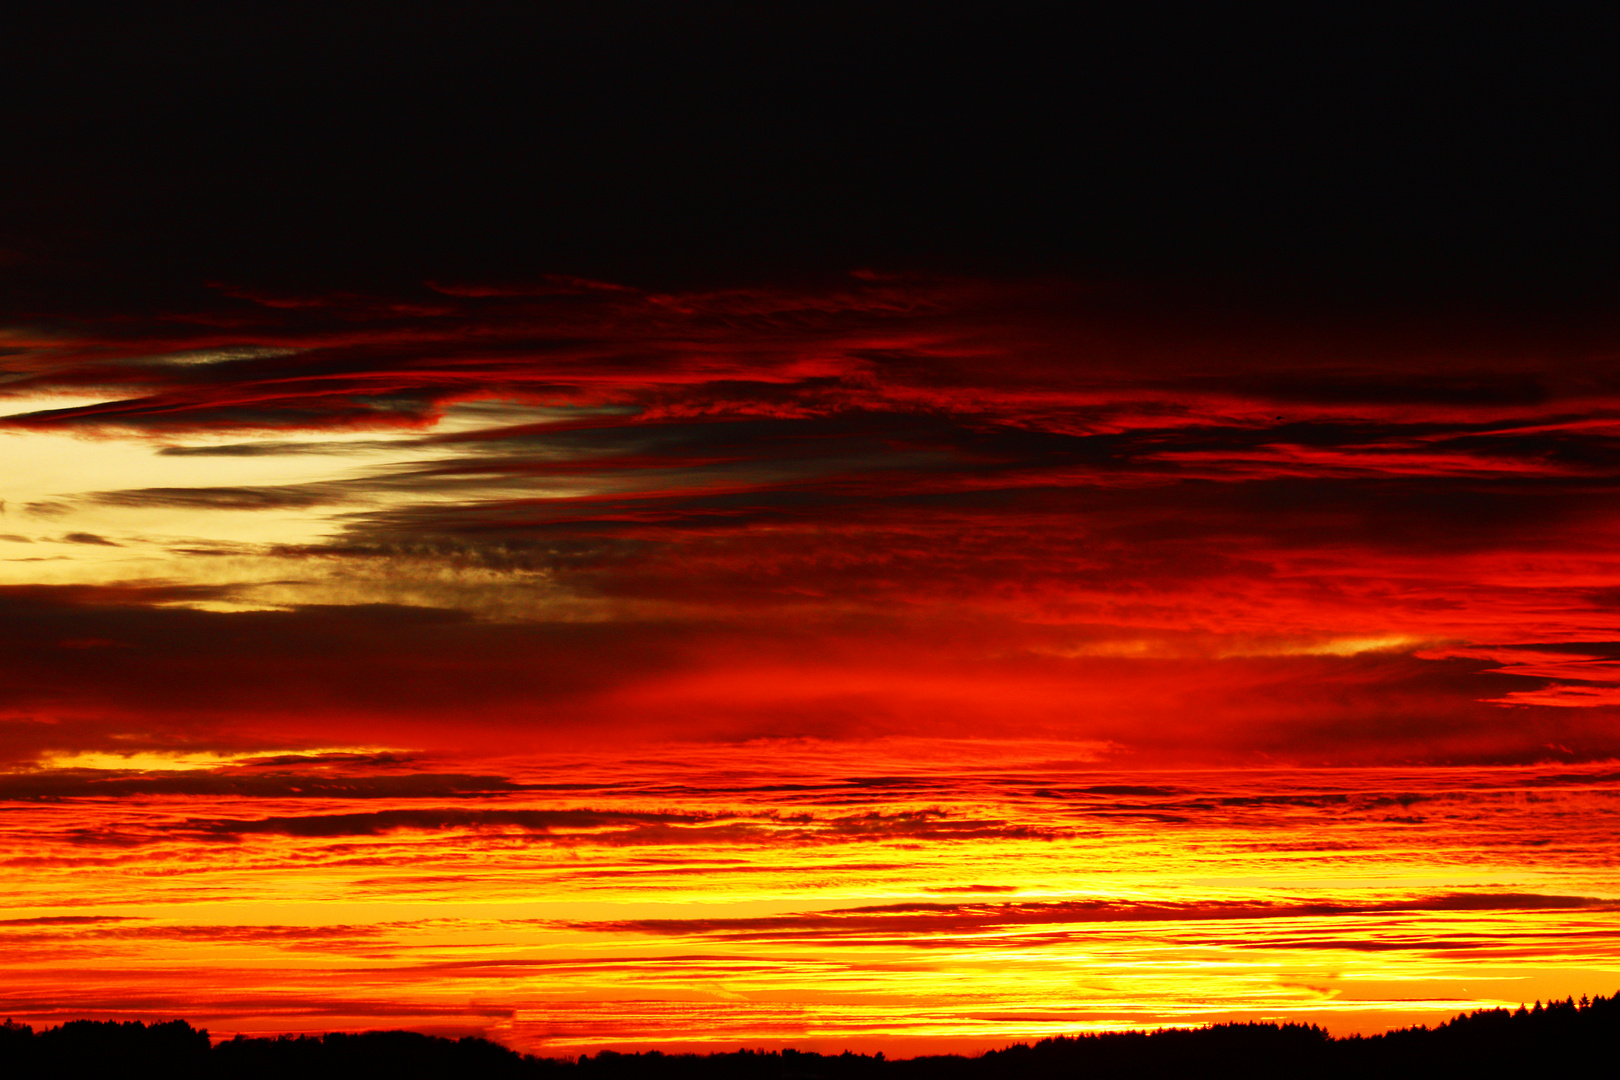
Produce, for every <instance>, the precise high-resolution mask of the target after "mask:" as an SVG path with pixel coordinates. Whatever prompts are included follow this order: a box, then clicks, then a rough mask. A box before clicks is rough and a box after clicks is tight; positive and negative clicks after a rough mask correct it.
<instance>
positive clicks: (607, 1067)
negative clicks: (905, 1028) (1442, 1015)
mask: <svg viewBox="0 0 1620 1080" xmlns="http://www.w3.org/2000/svg"><path fill="white" fill-rule="evenodd" d="M1617 1060H1620V993H1617V994H1615V995H1614V996H1613V997H1608V998H1605V997H1601V996H1600V997H1598V998H1595V999H1591V1000H1588V999H1586V998H1582V999H1581V1000H1580V1001H1579V1002H1576V1001H1574V1000H1573V999H1569V1000H1565V1001H1561V1002H1552V1003H1551V1004H1548V1005H1542V1004H1541V1003H1539V1002H1538V1003H1537V1004H1536V1006H1535V1007H1534V1008H1533V1009H1527V1008H1522V1007H1521V1008H1520V1009H1518V1010H1517V1011H1514V1012H1509V1011H1508V1010H1505V1009H1494V1010H1489V1011H1485V1012H1476V1013H1470V1014H1468V1015H1466V1016H1459V1017H1457V1018H1456V1019H1454V1020H1451V1021H1449V1022H1447V1023H1444V1024H1441V1025H1440V1026H1438V1027H1436V1028H1423V1027H1414V1028H1404V1029H1401V1030H1396V1031H1390V1032H1386V1033H1384V1034H1382V1035H1372V1036H1361V1035H1354V1036H1350V1037H1348V1038H1342V1039H1335V1038H1333V1037H1332V1036H1330V1035H1328V1033H1327V1032H1326V1031H1324V1030H1322V1029H1321V1028H1319V1027H1314V1026H1310V1025H1305V1024H1217V1025H1215V1026H1213V1027H1207V1028H1197V1029H1187V1028H1171V1029H1166V1030H1161V1031H1151V1032H1148V1031H1126V1032H1111V1033H1105V1034H1097V1035H1079V1036H1060V1037H1058V1038H1053V1039H1042V1040H1041V1041H1040V1042H1037V1043H1035V1044H1034V1045H1028V1044H1023V1043H1020V1044H1017V1045H1015V1046H1010V1047H1008V1048H1006V1049H1005V1050H992V1051H990V1052H988V1053H985V1054H982V1055H980V1056H978V1057H971V1058H969V1057H960V1056H956V1055H945V1056H934V1057H918V1058H910V1059H906V1060H895V1061H890V1060H886V1059H885V1058H884V1056H883V1055H882V1054H877V1055H864V1054H854V1053H849V1052H845V1053H843V1054H840V1055H836V1056H832V1055H824V1054H815V1053H801V1052H799V1051H795V1050H782V1051H766V1050H757V1051H756V1050H740V1051H737V1052H735V1053H726V1054H708V1055H697V1054H664V1053H660V1052H658V1051H656V1050H655V1051H650V1052H647V1053H638V1054H620V1053H615V1052H613V1051H610V1050H604V1051H602V1052H601V1053H598V1054H596V1055H594V1056H581V1057H580V1058H579V1059H578V1060H564V1061H559V1060H554V1059H550V1058H538V1057H533V1056H527V1055H523V1054H519V1053H517V1052H516V1051H513V1050H509V1049H507V1048H506V1047H504V1046H500V1045H498V1044H496V1043H492V1042H489V1041H488V1040H486V1039H479V1038H473V1037H471V1036H468V1037H465V1038H461V1039H446V1038H438V1037H435V1036H431V1035H421V1034H417V1033H415V1032H409V1031H374V1032H366V1033H362V1034H343V1033H333V1034H328V1035H299V1036H281V1037H279V1038H245V1037H243V1036H237V1037H236V1038H234V1039H230V1040H228V1041H223V1042H220V1043H218V1044H216V1045H210V1040H209V1038H208V1033H207V1032H206V1031H199V1030H197V1029H195V1028H193V1027H191V1025H189V1024H187V1023H186V1022H184V1021H183V1020H171V1021H169V1022H167V1023H161V1024H143V1023H141V1022H140V1021H136V1020H132V1021H126V1022H123V1023H120V1022H117V1021H97V1020H74V1021H70V1022H69V1023H66V1024H63V1025H61V1026H60V1027H54V1028H48V1029H45V1030H43V1031H39V1032H35V1031H34V1030H33V1029H32V1028H31V1027H29V1026H28V1025H26V1024H16V1023H13V1022H11V1021H10V1020H8V1021H6V1022H5V1024H4V1025H3V1026H0V1075H3V1076H6V1077H35V1076H38V1077H56V1076H62V1077H76V1076H87V1077H109V1078H110V1077H164V1078H175V1080H182V1078H189V1077H196V1078H204V1077H220V1078H238V1077H240V1078H244V1080H258V1078H261V1077H262V1078H266V1080H268V1078H271V1077H274V1078H277V1080H323V1078H326V1077H333V1078H337V1077H342V1078H344V1080H351V1078H355V1077H379V1078H384V1080H414V1078H424V1080H425V1078H429V1077H432V1078H439V1077H446V1078H448V1077H456V1078H469V1080H483V1078H490V1080H500V1078H504V1077H514V1078H516V1077H529V1078H533V1077H544V1078H546V1080H621V1078H622V1080H699V1078H702V1080H936V1078H937V1080H1003V1078H1007V1080H1012V1078H1018V1080H1044V1078H1048V1077H1050V1078H1054V1080H1055V1078H1060V1077H1061V1078H1063V1080H1071V1078H1074V1080H1078V1078H1082V1077H1085V1078H1090V1077H1097V1078H1104V1077H1130V1078H1141V1080H1152V1078H1159V1077H1163V1078H1171V1077H1175V1078H1177V1080H1180V1078H1184V1077H1233V1078H1238V1077H1242V1078H1244V1080H1262V1078H1266V1077H1288V1078H1289V1080H1333V1078H1340V1077H1343V1078H1346V1080H1348V1078H1351V1077H1354V1078H1356V1080H1389V1078H1394V1077H1414V1078H1415V1077H1423V1078H1425V1080H1429V1078H1434V1077H1447V1076H1468V1077H1471V1078H1472V1077H1480V1076H1487V1077H1491V1076H1526V1077H1527V1076H1559V1075H1566V1076H1582V1075H1586V1074H1588V1073H1591V1072H1593V1071H1594V1070H1596V1071H1597V1072H1599V1073H1603V1074H1608V1073H1612V1071H1613V1069H1614V1067H1615V1063H1616V1061H1617Z"/></svg>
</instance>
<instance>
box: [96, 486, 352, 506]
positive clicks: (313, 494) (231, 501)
mask: <svg viewBox="0 0 1620 1080" xmlns="http://www.w3.org/2000/svg"><path fill="white" fill-rule="evenodd" d="M86 498H87V499H88V501H90V502H94V503H99V504H101V505H103V506H160V507H167V508H175V509H188V510H300V509H304V508H307V507H311V506H321V505H324V504H328V503H333V502H342V501H345V494H344V492H343V489H342V488H341V487H340V486H338V485H332V484H296V485H284V486H281V487H228V488H227V487H196V488H134V489H130V490H125V491H102V492H96V493H94V494H91V495H88V496H86Z"/></svg>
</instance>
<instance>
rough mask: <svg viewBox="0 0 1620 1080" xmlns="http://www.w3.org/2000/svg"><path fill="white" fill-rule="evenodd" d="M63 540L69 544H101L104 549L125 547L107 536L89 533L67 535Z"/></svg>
mask: <svg viewBox="0 0 1620 1080" xmlns="http://www.w3.org/2000/svg"><path fill="white" fill-rule="evenodd" d="M62 540H63V542H64V543H69V544H100V545H102V546H103V547H123V545H122V544H119V543H115V542H114V541H112V540H108V539H107V538H106V537H105V536H97V535H96V534H95V533H87V532H70V533H65V534H64V535H63V536H62Z"/></svg>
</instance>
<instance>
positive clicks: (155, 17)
mask: <svg viewBox="0 0 1620 1080" xmlns="http://www.w3.org/2000/svg"><path fill="white" fill-rule="evenodd" d="M1043 10H1045V9H1043ZM964 12H965V13H964ZM1612 30H1613V27H1612V26H1611V25H1610V24H1609V22H1608V21H1606V20H1605V21H1596V20H1587V19H1585V18H1583V17H1574V16H1571V17H1567V18H1565V19H1562V20H1535V19H1530V18H1528V17H1526V16H1524V15H1523V14H1506V15H1504V14H1501V13H1500V12H1498V11H1495V10H1484V9H1476V10H1472V11H1465V12H1463V13H1462V14H1460V15H1458V16H1457V17H1456V18H1453V19H1442V18H1439V17H1437V16H1432V15H1431V16H1427V17H1414V16H1413V15H1412V14H1411V13H1410V12H1409V11H1408V10H1407V9H1406V8H1404V7H1401V6H1390V7H1369V6H1363V5H1354V6H1345V7H1341V8H1338V9H1337V10H1335V11H1330V12H1327V13H1323V12H1321V11H1320V10H1318V9H1316V8H1315V6H1312V8H1311V9H1310V10H1309V11H1308V12H1306V11H1304V9H1297V10H1295V11H1293V12H1292V13H1290V12H1287V11H1284V12H1282V13H1281V14H1279V12H1277V11H1271V12H1266V13H1260V14H1257V13H1255V12H1245V11H1240V10H1234V9H1229V8H1225V7H1224V6H1223V7H1221V8H1219V9H1204V10H1201V11H1190V10H1188V9H1186V8H1183V7H1179V6H1164V7H1144V6H1142V5H1134V4H1132V5H1104V6H1093V7H1089V8H1082V9H1079V10H1078V11H1077V12H1076V11H1064V12H1063V13H1062V16H1061V17H1059V16H1058V15H1054V14H1042V15H1031V14H1028V13H1027V11H1021V10H1020V9H1018V8H1016V7H1015V8H1014V9H1012V10H1008V9H1007V8H1005V7H1004V6H1003V5H979V6H978V7H977V8H976V9H963V8H960V7H958V6H957V5H929V4H915V5H912V4H907V5H899V4H881V5H866V4H847V5H836V4H812V5H800V6H795V7H793V8H791V9H790V10H786V11H784V10H782V9H781V8H780V7H779V6H777V5H761V4H714V3H708V4H699V5H686V4H667V5H655V4H566V5H562V4H542V5H531V6H525V7H514V8H512V9H508V10H505V11H496V12H493V13H492V12H489V11H483V12H473V13H467V12H463V11H461V10H459V9H453V8H452V7H450V6H449V5H421V4H399V5H389V6H386V7H376V8H367V9H364V10H359V9H340V10H337V11H334V10H331V9H328V8H326V7H309V8H291V7H285V6H282V5H276V6H273V7H265V8H260V9H258V10H256V11H254V12H251V13H244V12H242V11H240V10H238V9H237V8H236V7H235V6H230V7H226V8H209V9H196V10H191V11H187V12H185V13H184V14H183V15H182V14H175V13H172V12H170V13H163V12H154V11H151V10H149V9H148V8H147V7H146V6H144V5H143V6H138V7H132V8H126V9H123V10H121V11H115V12H111V13H108V12H102V11H99V10H97V11H95V12H94V14H93V16H92V14H91V13H90V12H87V11H81V12H78V13H69V14H62V13H61V12H60V11H58V10H57V9H55V8H47V7H46V6H43V5H42V6H40V7H39V8H38V9H36V10H35V11H32V12H29V13H27V14H25V15H23V16H21V17H19V18H14V19H13V20H12V21H11V26H10V27H9V28H8V30H7V33H6V35H5V38H6V40H5V42H4V44H0V79H3V80H4V82H3V86H4V100H5V102H6V107H5V108H4V109H3V110H0V138H3V141H4V145H5V146H6V149H7V155H6V156H7V159H8V163H7V166H6V168H5V169H4V170H3V177H0V196H3V205H4V210H3V223H4V233H3V236H0V259H3V264H4V273H5V274H6V276H7V281H6V285H7V289H8V291H9V292H10V293H11V295H12V297H13V299H12V301H11V302H10V305H9V306H11V307H13V309H17V308H21V309H22V310H23V311H24V312H27V311H39V312H44V311H48V310H49V311H54V312H56V313H61V312H62V310H63V309H65V308H68V307H72V306H74V305H78V306H80V307H84V308H88V307H94V306H99V305H101V304H111V305H112V306H114V307H118V306H121V305H123V304H126V303H138V302H141V301H142V299H143V298H145V299H154V298H156V297H157V296H158V295H160V294H163V295H167V294H176V295H178V294H181V293H184V292H186V291H187V290H190V289H193V288H196V287H198V286H199V285H200V284H201V283H203V282H207V281H225V282H232V283H237V284H241V283H258V284H276V283H281V284H295V285H297V286H298V287H317V288H328V287H331V288H377V287H379V286H386V285H394V284H397V285H406V284H410V283H419V282H420V281H422V280H423V279H426V278H438V279H446V278H463V279H491V278H501V277H503V276H505V277H513V276H516V277H530V276H533V275H535V274H537V273H569V274H578V275H582V276H590V277H600V278H608V279H612V280H621V281H629V282H632V283H635V284H640V285H645V286H653V287H680V286H685V285H691V284H699V283H717V282H736V281H738V280H745V279H757V278H760V277H772V278H781V277H793V276H798V275H804V274H815V273H820V272H838V271H844V270H848V269H851V268H854V267H862V266H878V267H884V268H917V267H923V268H927V269H932V270H938V269H944V270H947V271H951V272H970V273H1012V274H1019V275H1022V274H1032V273H1033V274H1044V273H1052V272H1056V273H1060V274H1065V275H1073V276H1079V277H1082V278H1105V279H1111V280H1121V279H1123V280H1143V279H1147V280H1156V281H1176V282H1184V283H1191V284H1193V285H1199V286H1205V285H1212V286H1219V287H1222V288H1225V287H1236V288H1238V289H1239V291H1246V292H1253V293H1257V294H1258V293H1265V292H1268V291H1271V290H1275V289H1277V288H1279V287H1284V286H1286V287H1287V288H1288V289H1289V290H1294V291H1303V292H1306V293H1311V294H1317V295H1340V296H1369V297H1375V298H1384V299H1393V300H1398V301H1402V302H1404V300H1405V299H1406V298H1415V299H1417V300H1418V301H1419V302H1427V300H1428V299H1438V300H1443V301H1446V302H1451V301H1454V300H1457V299H1459V298H1461V299H1463V300H1466V301H1468V302H1474V301H1479V302H1483V303H1491V304H1498V303H1501V302H1504V301H1512V302H1525V303H1534V304H1537V305H1540V304H1544V303H1552V302H1556V303H1557V304H1560V305H1562V304H1567V303H1578V304H1581V305H1587V304H1590V303H1593V302H1596V301H1597V300H1598V299H1600V298H1601V297H1602V295H1603V294H1604V293H1605V292H1606V291H1607V289H1608V286H1609V285H1611V284H1612V283H1614V282H1616V281H1620V219H1617V217H1616V216H1615V215H1614V214H1613V213H1612V212H1611V209H1610V203H1611V200H1612V198H1613V193H1614V192H1615V190H1617V188H1620V185H1617V183H1616V181H1617V180H1620V175H1617V172H1620V170H1617V161H1616V151H1615V142H1614V138H1613V135H1614V131H1615V130H1616V127H1617V125H1616V123H1615V121H1616V120H1620V110H1617V108H1616V103H1615V94H1614V79H1613V77H1612V68H1613V62H1612V49H1611V45H1612V42H1613V33H1612ZM173 298H174V297H170V299H173Z"/></svg>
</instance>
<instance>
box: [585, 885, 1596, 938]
mask: <svg viewBox="0 0 1620 1080" xmlns="http://www.w3.org/2000/svg"><path fill="white" fill-rule="evenodd" d="M1571 909H1583V910H1592V911H1603V912H1607V911H1612V910H1615V909H1616V905H1615V904H1614V902H1613V901H1609V900H1602V899H1599V898H1595V897H1586V896H1544V895H1539V894H1534V893H1469V894H1445V895H1437V896H1430V897H1420V898H1416V899H1412V900H1400V901H1391V902H1387V903H1373V904H1350V903H1339V902H1320V903H1311V902H1299V901H1292V902H1290V901H1275V902H1265V903H1245V902H1241V901H1221V902H1209V901H1188V902H1185V903H1131V902H1124V901H1108V900H1074V901H1071V900H1064V901H1051V902H1044V903H998V904H932V903H907V904H885V905H880V906H871V907H856V908H844V909H840V910H836V911H821V912H812V913H805V914H796V915H767V916H757V917H750V918H735V919H712V918H693V919H626V920H622V921H618V922H589V923H586V922H580V923H572V924H569V925H572V926H575V927H579V928H581V929H590V930H595V931H602V932H613V931H617V932H631V933H642V934H657V935H705V936H714V937H719V938H724V939H728V940H738V941H747V940H764V939H783V938H789V939H791V938H806V939H819V938H837V937H840V936H844V935H857V936H862V937H864V936H867V935H872V934H882V935H894V938H895V940H901V941H904V940H907V939H908V938H910V937H911V935H926V934H927V933H928V932H929V931H937V932H956V933H961V932H968V931H976V930H991V929H995V928H1002V927H1015V926H1039V925H1059V926H1062V925H1076V924H1078V925H1085V924H1092V923H1114V922H1186V921H1198V922H1203V921H1228V920H1236V921H1249V920H1255V919H1267V920H1270V919H1278V920H1282V919H1297V918H1311V919H1320V918H1323V917H1339V916H1352V915H1377V914H1389V913H1395V912H1414V913H1415V912H1428V911H1565V910H1571ZM1274 940H1275V938H1274V937H1273V936H1271V935H1267V936H1266V937H1265V938H1264V943H1265V944H1271V943H1272V942H1273V941H1274ZM915 943H916V944H927V942H926V940H919V941H917V942H915ZM1326 947H1335V946H1333V945H1327V946H1326ZM1401 947H1413V946H1410V945H1403V946H1401Z"/></svg>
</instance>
